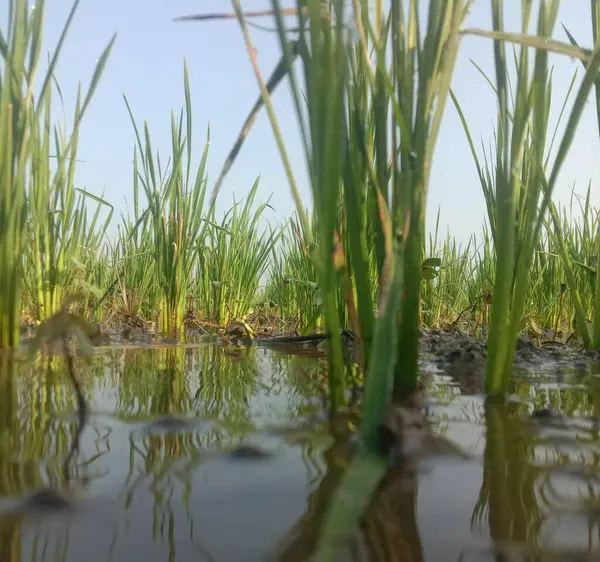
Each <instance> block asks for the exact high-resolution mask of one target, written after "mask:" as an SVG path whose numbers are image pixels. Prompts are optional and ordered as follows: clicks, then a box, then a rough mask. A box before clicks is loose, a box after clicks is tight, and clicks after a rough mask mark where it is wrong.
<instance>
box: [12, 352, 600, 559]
mask: <svg viewBox="0 0 600 562" xmlns="http://www.w3.org/2000/svg"><path fill="white" fill-rule="evenodd" d="M0 370H1V371H2V374H1V376H0V561H1V562H3V561H8V560H10V561H19V560H23V561H25V560H27V561H28V562H29V561H41V560H44V561H52V562H54V561H60V562H64V561H74V562H75V561H77V562H79V561H81V560H87V561H88V562H99V561H105V560H106V561H120V560H123V561H125V560H135V559H140V560H142V559H143V560H147V561H159V560H160V561H163V560H169V561H175V560H177V561H187V560H206V561H213V560H217V561H229V560H231V561H235V560H240V561H242V560H245V561H253V560H257V561H258V560H282V561H293V560H308V559H309V555H310V552H311V550H312V548H313V546H314V543H315V539H316V536H317V533H318V530H319V529H320V528H321V526H322V517H323V513H324V510H325V507H326V506H327V503H328V501H329V500H330V498H331V494H332V492H333V490H334V489H335V487H336V484H337V482H338V481H339V479H340V476H341V475H342V473H343V471H344V468H345V467H346V466H347V464H348V460H349V457H350V452H351V449H352V444H351V443H352V438H353V433H354V432H355V431H356V427H357V426H358V416H357V413H356V411H355V410H356V409H357V407H352V408H350V407H349V408H346V409H345V410H344V411H341V412H338V413H337V414H336V415H333V414H330V413H328V410H327V407H326V400H325V398H324V396H325V394H324V392H325V391H324V390H323V381H324V380H325V378H326V371H327V365H326V363H325V360H324V359H323V358H319V357H309V356H306V355H295V354H291V353H281V352H279V351H277V350H272V349H257V348H250V349H247V350H236V351H231V350H227V349H225V348H223V347H217V346H205V347H187V348H182V347H161V348H154V349H148V348H145V349H144V348H120V349H109V350H107V351H103V352H102V354H101V355H100V356H98V357H96V358H95V359H94V361H93V362H92V363H91V365H89V366H87V367H85V366H84V365H83V364H81V363H80V364H79V371H80V377H81V378H82V383H83V386H84V387H85V392H86V395H87V397H88V400H89V402H90V408H91V413H90V416H89V419H88V422H87V424H86V426H85V427H84V428H83V430H82V431H81V434H80V435H79V436H78V423H77V416H76V415H75V405H76V402H75V398H74V396H73V393H72V390H71V387H70V385H69V383H68V380H67V378H66V376H65V374H64V371H63V362H62V360H61V359H60V358H50V359H48V358H45V359H43V360H40V361H39V362H37V363H35V364H26V363H23V364H21V363H19V364H15V363H13V362H11V361H9V359H8V358H7V357H5V356H4V357H3V356H0ZM595 373H598V374H595ZM425 376H426V380H427V381H428V387H429V392H428V395H429V397H430V398H431V408H430V417H431V421H432V430H433V431H434V432H435V434H437V435H439V436H442V437H444V438H446V439H449V440H451V442H452V443H455V444H457V445H459V446H460V447H461V448H462V450H463V451H464V452H465V453H467V454H468V458H461V457H456V456H452V457H449V456H441V455H437V456H436V455H428V456H425V457H424V458H423V459H422V463H421V466H420V470H419V472H418V474H417V477H416V479H414V481H410V480H409V479H406V478H404V477H403V475H402V470H400V471H396V472H397V473H394V474H393V475H390V476H389V477H388V479H386V481H385V482H384V483H383V485H382V487H381V489H380V491H379V493H378V495H377V497H376V499H375V500H374V501H373V502H372V504H371V506H370V508H369V510H368V512H367V514H366V515H365V517H364V520H363V523H362V525H361V529H360V530H359V531H358V532H357V533H356V536H355V539H354V541H353V542H352V544H350V545H348V546H347V548H346V549H345V551H343V552H342V553H341V556H340V560H384V561H388V560H389V561H392V560H393V561H395V560H411V561H420V560H427V561H430V560H432V561H437V560H440V561H458V560H464V561H473V560H598V559H600V557H599V554H598V552H600V546H599V542H600V525H599V521H600V463H599V462H598V461H599V458H600V439H599V436H598V428H597V427H596V424H595V419H597V418H598V417H599V416H600V369H593V370H592V371H591V372H587V373H585V374H575V375H573V376H566V375H562V376H561V378H560V379H558V378H556V376H553V377H550V376H544V375H537V376H529V377H527V378H522V379H520V380H519V381H518V382H517V383H516V386H515V389H514V395H513V398H514V400H513V401H512V403H511V404H510V405H509V406H500V405H493V404H490V403H489V402H488V403H486V401H485V400H484V398H483V397H482V396H479V395H470V394H468V388H465V387H464V386H463V385H462V384H459V383H458V382H455V381H453V380H452V379H449V378H445V377H443V376H441V375H439V374H431V373H430V374H427V375H425ZM544 408H551V409H552V410H553V411H555V412H558V413H561V414H564V417H562V418H558V417H555V416H544V415H543V414H544V412H543V411H542V410H543V409H544ZM534 410H536V411H538V412H540V415H538V416H537V417H535V418H533V419H532V418H530V415H531V413H532V412H533V411H534ZM77 437H79V450H78V451H74V452H73V453H72V456H71V458H69V452H70V450H71V449H72V445H73V443H74V440H75V438H77ZM47 488H50V490H48V489H47ZM40 490H45V492H43V493H40ZM594 556H595V557H594Z"/></svg>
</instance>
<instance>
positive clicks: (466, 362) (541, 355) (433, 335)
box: [421, 330, 600, 394]
mask: <svg viewBox="0 0 600 562" xmlns="http://www.w3.org/2000/svg"><path fill="white" fill-rule="evenodd" d="M486 358H487V340H486V339H484V338H477V337H473V336H469V335H467V334H463V333H460V332H457V331H444V330H422V331H421V368H422V369H423V370H424V371H426V372H427V371H430V372H431V371H434V372H436V371H437V372H439V371H441V372H443V373H444V374H446V375H448V376H450V377H452V378H453V379H455V380H458V381H459V383H460V385H461V391H463V392H465V393H467V394H474V393H479V392H482V391H483V379H484V376H485V364H486ZM513 365H514V369H515V371H516V372H520V373H522V374H527V373H541V372H545V373H554V374H564V373H567V372H568V373H572V372H574V371H575V372H578V373H582V374H586V373H589V372H591V371H592V369H596V370H597V369H598V368H600V350H599V351H587V350H584V349H581V348H580V347H575V346H572V345H568V344H566V343H562V342H544V343H543V344H542V345H538V344H536V343H534V342H533V341H532V340H531V339H530V338H529V337H528V336H520V337H519V339H518V341H517V350H516V353H515V358H514V364H513Z"/></svg>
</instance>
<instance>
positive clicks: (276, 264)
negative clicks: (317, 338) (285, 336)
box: [263, 216, 322, 332]
mask: <svg viewBox="0 0 600 562" xmlns="http://www.w3.org/2000/svg"><path fill="white" fill-rule="evenodd" d="M311 230H312V231H313V233H314V216H313V221H312V225H311ZM301 232H302V225H301V224H300V222H299V220H298V217H297V216H294V217H292V218H291V219H290V220H289V222H288V224H287V226H286V228H285V229H284V231H283V233H282V238H281V242H282V244H281V246H280V247H274V248H273V251H272V256H271V269H270V272H269V280H268V284H267V286H266V288H265V291H264V295H263V297H264V300H265V301H269V302H273V303H275V305H276V306H277V312H278V315H279V318H280V319H281V321H282V322H283V323H284V324H285V325H288V326H292V325H293V326H294V327H295V328H297V329H298V330H299V331H300V332H308V331H318V330H320V329H321V324H322V315H321V307H320V302H321V301H320V295H319V285H318V283H317V276H316V270H315V266H314V263H313V261H312V259H311V254H310V251H309V249H308V248H307V247H306V244H305V242H304V239H303V237H302V234H301ZM313 236H314V234H313Z"/></svg>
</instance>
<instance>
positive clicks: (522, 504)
mask: <svg viewBox="0 0 600 562" xmlns="http://www.w3.org/2000/svg"><path fill="white" fill-rule="evenodd" d="M485 420H486V426H487V441H486V447H485V453H484V461H483V463H484V464H483V481H482V484H481V491H480V493H479V499H478V501H477V504H476V506H475V509H474V511H473V516H472V519H471V522H472V524H475V522H476V521H479V522H481V521H483V520H487V523H488V525H489V532H490V536H491V539H492V540H493V541H494V542H495V543H496V544H501V543H504V542H515V543H519V544H522V545H527V546H536V545H537V542H538V538H539V533H540V529H541V526H542V523H543V519H544V514H543V512H542V509H541V507H540V505H539V503H538V497H537V493H536V488H537V480H538V477H539V476H540V474H541V472H542V471H541V469H540V468H538V467H536V466H535V465H534V463H533V458H534V446H533V442H532V439H531V436H530V435H529V434H528V433H527V431H526V428H525V427H524V425H523V424H522V422H521V421H519V420H518V419H515V418H514V416H511V415H510V411H509V408H508V407H507V406H506V404H505V403H503V402H499V401H494V400H493V399H490V398H488V399H487V401H486V404H485Z"/></svg>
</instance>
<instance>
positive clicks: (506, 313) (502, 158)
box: [453, 0, 600, 394]
mask: <svg viewBox="0 0 600 562" xmlns="http://www.w3.org/2000/svg"><path fill="white" fill-rule="evenodd" d="M491 7H492V23H493V32H483V31H479V30H475V31H474V32H476V33H477V34H479V35H483V36H486V37H491V38H492V39H493V40H494V41H493V44H494V47H493V48H494V61H495V68H496V86H495V88H494V89H495V92H496V95H497V99H498V121H497V126H496V131H495V147H494V148H493V152H492V154H490V155H489V157H488V156H486V157H485V160H484V161H483V163H482V162H481V161H480V160H479V158H478V156H477V153H476V151H475V147H474V144H473V141H472V139H471V135H470V132H469V128H468V125H467V123H466V120H465V118H464V115H463V113H462V111H461V110H460V105H459V103H458V100H456V98H453V99H454V102H455V106H456V108H457V110H458V112H459V115H460V117H461V120H462V123H463V126H464V129H465V133H466V135H467V138H468V139H469V145H470V147H471V151H472V153H473V157H474V159H475V163H476V166H477V170H478V174H479V178H480V181H481V186H482V189H483V193H484V196H485V199H486V205H487V211H488V219H489V223H490V227H491V233H492V238H493V243H494V251H495V256H496V257H495V262H496V272H495V280H494V290H493V295H492V296H493V306H492V317H491V325H490V332H489V337H488V358H487V372H486V391H487V392H489V393H494V394H495V393H498V394H503V393H505V392H506V391H507V387H508V383H509V381H510V378H511V375H512V362H513V357H514V352H515V349H516V345H517V336H518V334H519V332H520V330H521V329H522V327H523V311H524V309H525V301H526V297H527V294H528V282H527V281H528V278H529V273H530V270H531V266H532V261H533V251H534V248H535V246H536V244H537V241H538V239H539V235H540V230H541V228H542V226H543V223H544V215H545V213H546V211H547V209H548V206H549V205H550V203H551V200H550V198H551V196H552V191H553V188H554V185H555V183H556V179H557V176H558V173H559V171H560V169H561V166H562V164H563V162H564V160H565V158H566V156H567V153H568V150H569V147H570V144H571V142H572V139H573V135H574V132H575V129H576V127H577V123H578V121H579V118H580V116H581V112H582V110H583V106H584V104H585V101H586V99H587V96H588V94H589V91H590V89H591V87H592V85H593V83H594V80H595V79H596V76H597V72H598V67H599V66H600V50H598V49H595V50H594V52H593V54H592V55H591V57H590V58H589V63H588V67H587V71H586V74H585V76H584V78H583V80H582V83H581V85H580V87H579V90H578V92H577V95H576V97H575V100H574V104H573V107H572V109H571V112H570V115H569V117H568V121H567V124H566V129H565V131H564V134H563V137H562V139H561V142H560V143H559V147H558V150H557V154H556V156H555V159H554V162H553V166H552V168H551V172H550V174H549V179H547V178H546V169H547V168H548V160H549V157H548V150H549V149H548V147H547V133H548V118H549V109H550V100H551V89H552V77H551V72H550V71H549V68H548V51H549V50H550V49H554V50H556V51H558V52H569V53H571V51H569V50H568V49H566V46H564V45H561V44H558V43H557V42H552V41H551V40H550V36H551V33H552V30H553V28H554V24H555V20H556V15H557V11H558V1H557V0H549V1H547V2H544V1H542V2H541V3H540V6H539V14H538V21H537V32H536V33H537V35H536V36H535V37H530V36H527V35H526V34H527V32H528V28H529V23H530V18H531V12H532V3H531V2H530V1H528V0H523V3H522V12H521V13H522V21H521V33H520V34H508V33H505V32H504V23H503V21H504V19H503V18H504V14H503V9H504V6H503V2H502V1H501V0H492V2H491ZM506 40H509V41H514V42H515V43H518V44H519V45H520V46H519V52H518V54H517V53H515V54H514V57H513V59H514V65H515V73H516V84H515V86H514V88H512V91H514V99H513V100H512V102H513V103H512V106H511V104H510V101H511V100H510V99H509V96H510V92H511V84H510V76H509V63H508V59H507V54H506V46H505V41H506ZM529 46H534V47H536V46H537V47H541V48H538V49H536V52H535V60H534V65H533V74H532V76H531V78H530V72H529V71H530V64H529V58H530V57H529V52H528V47H529ZM579 55H580V56H583V54H582V53H581V52H580V53H579ZM585 56H586V57H587V54H585ZM492 158H494V162H493V163H492ZM550 207H552V206H551V205H550Z"/></svg>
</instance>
